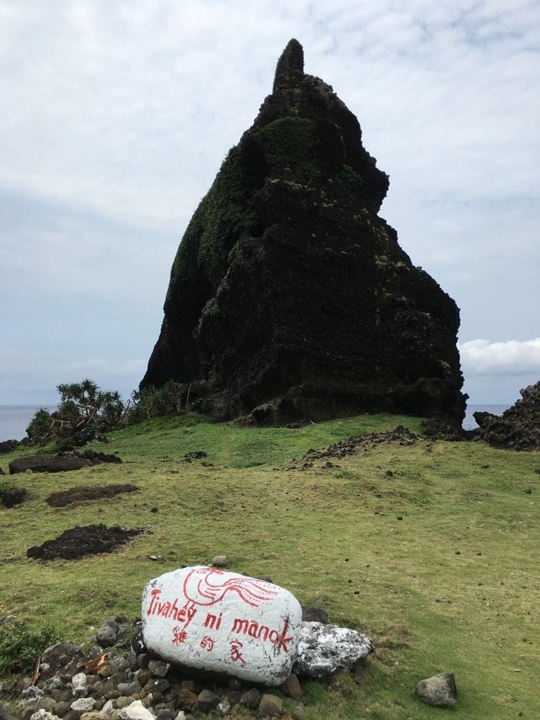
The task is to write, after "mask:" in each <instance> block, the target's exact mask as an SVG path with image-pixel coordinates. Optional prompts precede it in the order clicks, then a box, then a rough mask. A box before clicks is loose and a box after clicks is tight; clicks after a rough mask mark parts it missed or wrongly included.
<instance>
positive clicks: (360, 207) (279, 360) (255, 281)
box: [141, 40, 465, 424]
mask: <svg viewBox="0 0 540 720" xmlns="http://www.w3.org/2000/svg"><path fill="white" fill-rule="evenodd" d="M387 189H388V177H387V175H386V174H385V173H384V172H382V171H381V170H379V169H378V168H377V167H376V161H375V159H374V158H373V157H371V155H369V153H368V152H367V151H366V150H365V149H364V147H363V146H362V142H361V130H360V126H359V123H358V120H357V119H356V117H355V116H354V115H353V114H352V113H351V112H350V111H349V110H348V109H347V107H346V106H345V105H344V103H343V102H342V101H341V100H340V99H339V98H338V97H337V96H336V94H335V93H334V92H333V90H332V88H331V87H330V86H329V85H327V84H326V83H325V82H323V81H322V80H320V79H319V78H316V77H313V76H311V75H306V74H305V73H304V59H303V49H302V46H301V45H300V43H299V42H298V41H296V40H291V41H290V42H289V44H288V45H287V47H286V49H285V51H284V52H283V55H282V56H281V58H280V59H279V61H278V64H277V68H276V75H275V80H274V87H273V92H272V94H271V95H269V96H268V97H267V98H266V100H265V101H264V103H263V105H262V106H261V109H260V112H259V115H258V117H257V118H256V120H255V122H254V124H253V126H252V127H251V128H250V129H249V130H247V131H246V132H245V133H244V134H243V136H242V138H241V139H240V142H239V143H238V145H237V146H235V147H233V148H232V150H230V152H229V154H228V155H227V157H226V159H225V160H224V162H223V165H222V167H221V169H220V171H219V173H218V175H217V177H216V179H215V181H214V183H213V185H212V187H211V188H210V190H209V192H208V194H207V195H206V196H205V197H204V198H203V200H202V201H201V203H200V205H199V207H198V208H197V210H196V212H195V214H194V215H193V218H192V220H191V222H190V224H189V226H188V228H187V230H186V232H185V235H184V238H183V240H182V242H181V244H180V247H179V249H178V253H177V255H176V258H175V260H174V264H173V267H172V272H171V279H170V284H169V289H168V292H167V297H166V300H165V307H164V311H165V319H164V321H163V325H162V328H161V334H160V337H159V340H158V342H157V344H156V346H155V348H154V351H153V353H152V356H151V358H150V361H149V365H148V370H147V372H146V375H145V376H144V378H143V380H142V382H141V389H143V388H146V387H149V386H154V387H161V386H162V385H164V384H165V383H166V382H167V381H168V380H171V379H172V380H175V381H177V382H180V383H185V384H186V387H189V393H190V407H192V408H196V409H199V410H201V411H203V412H207V413H210V414H212V415H214V416H216V417H217V418H218V419H220V420H226V419H237V418H240V417H244V418H247V419H249V420H250V421H253V422H256V423H259V424H264V423H268V424H284V423H287V422H291V421H294V420H298V419H313V420H316V419H323V418H331V417H338V416H341V415H346V414H349V413H358V412H379V411H390V412H398V411H399V412H405V413H411V414H416V415H419V416H424V417H426V416H434V415H442V416H444V417H447V418H449V419H451V420H453V421H455V422H456V423H457V424H460V423H461V420H462V418H463V416H464V411H465V396H464V395H462V393H461V387H462V384H463V378H462V375H461V370H460V364H459V355H458V351H457V346H456V338H457V331H458V327H459V310H458V308H457V306H456V304H455V302H454V301H453V300H452V299H451V298H450V297H449V296H448V295H447V294H446V293H445V292H443V290H442V289H441V288H440V287H439V285H438V284H437V283H436V282H435V280H433V279H432V278H431V277H430V276H429V275H428V274H427V273H425V272H424V271H423V270H422V269H421V268H418V267H414V266H413V265H412V263H411V260H410V258H409V257H408V255H407V254H406V253H405V252H404V251H403V250H402V249H401V248H400V246H399V245H398V242H397V234H396V232H395V230H393V229H392V228H391V227H390V226H389V225H388V224H387V223H386V222H385V220H383V219H382V218H380V217H378V215H377V212H378V211H379V208H380V206H381V203H382V201H383V199H384V197H385V195H386V191H387Z"/></svg>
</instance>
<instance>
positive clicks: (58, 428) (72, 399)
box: [26, 378, 128, 444]
mask: <svg viewBox="0 0 540 720" xmlns="http://www.w3.org/2000/svg"><path fill="white" fill-rule="evenodd" d="M57 390H58V392H59V393H60V404H59V406H58V408H57V410H55V411H54V412H53V413H49V412H48V411H47V410H45V409H43V408H41V409H40V410H38V411H37V413H36V414H35V415H34V417H33V419H32V421H31V422H30V425H29V426H28V427H27V428H26V434H27V435H28V437H29V438H30V440H31V441H32V442H33V443H35V444H45V443H47V442H49V441H51V440H56V441H62V442H64V441H66V439H69V440H74V441H75V444H80V443H77V442H76V440H75V436H76V435H77V434H81V433H82V436H83V437H85V438H86V439H88V436H89V432H87V431H91V433H102V432H107V431H109V430H115V429H118V428H119V427H121V425H123V424H125V422H126V412H127V410H128V408H127V407H126V406H125V405H124V403H123V402H122V399H121V397H120V394H119V393H118V392H116V391H114V392H105V391H103V390H100V388H99V387H98V386H97V385H96V383H95V382H93V381H92V380H89V379H88V378H85V379H84V380H82V382H80V383H64V384H61V385H58V386H57ZM83 431H84V432H83ZM91 433H90V434H91Z"/></svg>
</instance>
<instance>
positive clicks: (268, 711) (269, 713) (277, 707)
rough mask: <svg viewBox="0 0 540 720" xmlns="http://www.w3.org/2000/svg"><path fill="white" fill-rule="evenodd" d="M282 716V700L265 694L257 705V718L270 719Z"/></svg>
mask: <svg viewBox="0 0 540 720" xmlns="http://www.w3.org/2000/svg"><path fill="white" fill-rule="evenodd" d="M282 714H283V700H282V699H281V698H279V697H278V696H277V695H270V693H265V694H264V695H263V696H262V698H261V702H260V704H259V717H260V718H271V717H281V716H282Z"/></svg>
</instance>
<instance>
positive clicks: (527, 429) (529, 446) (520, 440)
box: [473, 382, 540, 450]
mask: <svg viewBox="0 0 540 720" xmlns="http://www.w3.org/2000/svg"><path fill="white" fill-rule="evenodd" d="M520 394H521V399H520V400H517V401H516V403H515V404H514V405H512V407H511V408H508V410H505V412H504V413H503V414H502V415H492V414H491V413H488V412H475V413H473V417H474V419H475V420H476V422H477V423H478V425H479V428H480V429H479V430H478V431H477V437H480V438H482V440H485V441H486V442H487V443H489V444H490V445H493V446H494V447H497V448H507V449H511V450H538V449H540V382H537V383H535V384H534V385H529V386H528V387H526V388H525V389H524V390H520Z"/></svg>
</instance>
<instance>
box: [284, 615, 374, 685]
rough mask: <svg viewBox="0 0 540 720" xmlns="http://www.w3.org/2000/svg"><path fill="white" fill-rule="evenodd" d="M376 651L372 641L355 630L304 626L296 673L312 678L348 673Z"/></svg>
mask: <svg viewBox="0 0 540 720" xmlns="http://www.w3.org/2000/svg"><path fill="white" fill-rule="evenodd" d="M373 650H374V647H373V643H372V641H371V638H370V637H368V636H367V635H361V634H360V633H358V632H356V630H351V629H349V628H344V627H338V626H337V625H324V624H323V623H320V622H304V623H302V629H301V631H300V640H299V643H298V655H297V658H296V662H295V664H294V672H295V673H297V675H307V676H308V677H313V678H320V677H323V676H324V675H331V674H332V673H335V672H338V671H340V670H341V671H345V672H347V671H349V670H350V669H351V668H352V667H353V665H354V664H355V663H357V662H358V661H359V660H362V658H365V657H366V656H367V655H369V653H370V652H372V651H373Z"/></svg>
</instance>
